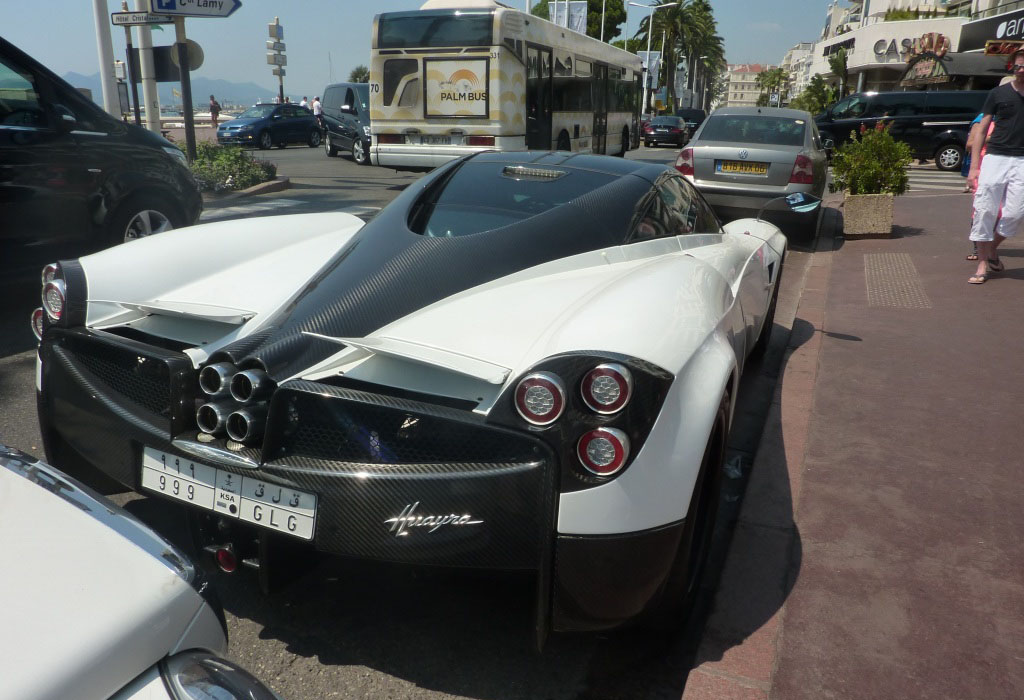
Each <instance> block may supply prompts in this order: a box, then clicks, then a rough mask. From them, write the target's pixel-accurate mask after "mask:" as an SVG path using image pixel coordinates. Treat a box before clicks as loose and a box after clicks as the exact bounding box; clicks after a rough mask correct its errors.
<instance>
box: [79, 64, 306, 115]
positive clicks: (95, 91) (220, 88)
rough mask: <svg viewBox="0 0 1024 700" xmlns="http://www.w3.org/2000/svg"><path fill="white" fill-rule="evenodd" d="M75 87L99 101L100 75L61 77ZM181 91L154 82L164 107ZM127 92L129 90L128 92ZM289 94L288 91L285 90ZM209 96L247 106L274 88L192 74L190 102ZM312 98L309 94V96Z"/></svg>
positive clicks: (173, 102)
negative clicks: (82, 89)
mask: <svg viewBox="0 0 1024 700" xmlns="http://www.w3.org/2000/svg"><path fill="white" fill-rule="evenodd" d="M61 77H62V78H64V80H66V81H68V82H69V83H71V85H72V86H74V87H76V88H87V89H88V90H91V91H92V99H93V101H94V102H97V103H98V104H102V102H103V97H102V95H103V88H102V87H101V85H100V74H99V73H93V74H92V75H82V74H81V73H75V72H74V71H72V72H69V73H65V74H64V75H62V76H61ZM172 88H173V89H174V90H175V92H179V91H180V90H181V86H180V85H179V84H178V83H157V93H158V94H159V95H160V104H161V105H162V106H164V107H171V106H174V105H180V104H181V97H179V96H178V95H175V94H172V93H171V89H172ZM129 94H130V93H129ZM285 94H286V95H291V93H287V92H286V93H285ZM210 95H216V96H217V101H218V102H220V103H221V105H222V106H224V107H229V106H231V105H243V106H246V107H248V106H249V105H252V104H255V103H256V102H257V101H261V102H270V101H271V100H273V99H274V96H275V95H277V91H276V90H271V89H269V88H265V87H263V86H261V85H257V84H256V83H233V82H231V81H230V80H216V79H212V78H200V77H198V76H195V75H193V76H192V102H193V104H194V105H195V106H196V107H197V108H199V109H204V108H205V107H206V104H207V102H208V101H209V97H210ZM309 97H312V95H309ZM301 98H302V95H298V96H295V95H292V99H293V100H294V101H296V102H298V101H299V100H300V99H301ZM139 99H142V86H141V85H139Z"/></svg>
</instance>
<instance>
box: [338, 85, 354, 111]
mask: <svg viewBox="0 0 1024 700" xmlns="http://www.w3.org/2000/svg"><path fill="white" fill-rule="evenodd" d="M342 104H343V105H345V106H346V107H350V108H351V109H358V105H357V103H356V93H355V92H354V91H353V90H352V88H348V89H347V90H345V101H344V102H343V103H342Z"/></svg>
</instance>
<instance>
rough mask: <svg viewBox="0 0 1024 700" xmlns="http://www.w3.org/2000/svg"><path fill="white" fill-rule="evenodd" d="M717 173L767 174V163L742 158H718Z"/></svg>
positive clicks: (716, 163) (716, 162)
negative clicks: (746, 160) (747, 160)
mask: <svg viewBox="0 0 1024 700" xmlns="http://www.w3.org/2000/svg"><path fill="white" fill-rule="evenodd" d="M715 172H716V173H740V174H742V175H767V174H768V164H767V163H747V162H745V161H741V160H716V161H715Z"/></svg>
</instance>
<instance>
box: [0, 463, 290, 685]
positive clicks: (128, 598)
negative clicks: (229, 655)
mask: <svg viewBox="0 0 1024 700" xmlns="http://www.w3.org/2000/svg"><path fill="white" fill-rule="evenodd" d="M0 552H2V553H3V558H2V559H0V601H2V603H0V629H2V630H3V635H2V637H0V679H2V680H0V698H19V699H31V700H41V699H43V698H54V699H57V698H61V699H66V698H114V699H116V700H129V699H131V700H139V699H140V698H146V700H160V699H163V698H170V699H171V700H204V699H206V698H224V699H225V700H230V699H232V698H247V699H248V700H273V699H274V698H278V696H277V695H276V694H275V693H273V692H272V691H271V690H270V689H269V688H267V687H266V686H264V685H263V684H262V683H260V682H259V681H258V680H257V679H256V678H254V677H253V676H252V675H251V674H249V673H248V672H247V671H245V670H243V669H242V668H240V667H238V666H236V665H234V664H233V663H231V662H229V661H227V660H225V659H223V658H221V657H220V656H219V654H222V653H223V652H224V650H225V648H226V646H227V635H226V626H225V624H224V615H223V612H222V611H221V608H220V605H219V603H217V601H216V599H215V598H214V597H213V596H212V591H211V590H210V588H209V586H208V584H207V582H206V580H205V577H204V576H203V574H202V572H201V570H199V569H197V568H196V567H195V566H194V565H193V564H192V562H191V561H190V560H189V559H188V558H187V557H185V556H184V555H183V554H182V553H181V552H179V551H178V550H177V549H176V548H175V547H174V545H172V544H170V543H169V542H167V541H166V540H165V539H163V538H162V537H161V536H160V535H158V534H156V533H155V532H154V531H153V530H151V529H150V528H149V527H147V526H146V525H144V524H143V523H141V522H140V521H139V520H137V519H136V518H135V517H133V516H132V515H130V514H129V513H128V512H126V511H124V510H122V509H121V508H119V507H118V506H116V505H114V504H113V503H111V502H110V501H108V500H107V499H105V498H103V497H102V496H99V495H98V494H96V493H95V492H93V491H91V490H90V489H88V488H87V487H85V486H83V485H81V484H80V483H79V482H77V481H75V480H73V479H71V478H69V477H68V476H66V475H65V474H63V473H62V472H60V471H58V470H57V469H54V468H53V467H51V466H49V465H47V464H44V463H42V462H39V461H37V460H35V459H34V458H32V457H30V456H28V455H26V454H23V453H21V452H18V451H17V450H12V449H10V448H7V447H5V446H3V445H0Z"/></svg>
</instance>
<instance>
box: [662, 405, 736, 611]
mask: <svg viewBox="0 0 1024 700" xmlns="http://www.w3.org/2000/svg"><path fill="white" fill-rule="evenodd" d="M728 433H729V394H728V392H727V393H726V394H724V395H723V396H722V400H721V402H720V403H719V406H718V412H717V413H716V414H715V422H714V424H713V426H712V429H711V435H710V437H709V438H708V444H707V446H706V447H705V448H704V458H703V459H702V460H701V465H700V471H699V472H698V473H697V481H696V482H695V483H694V486H693V494H692V495H691V496H690V505H689V507H688V508H687V510H686V524H685V525H684V526H683V534H682V536H681V537H680V538H679V547H678V548H677V550H676V556H675V560H674V561H673V562H672V568H671V569H670V570H669V574H668V578H667V579H666V580H665V586H664V588H663V589H662V591H661V594H660V596H659V598H658V601H657V602H656V603H655V604H654V606H653V607H651V608H649V609H648V610H647V611H646V612H645V615H644V619H643V625H644V626H645V627H647V628H649V629H654V630H674V629H677V628H678V627H680V626H682V624H683V623H685V622H686V619H687V617H689V615H690V613H691V612H692V610H693V606H694V603H696V602H697V592H698V591H699V589H700V580H701V576H702V575H703V574H704V565H705V564H706V563H707V559H708V552H709V551H710V549H711V537H712V535H713V533H714V529H715V517H716V515H717V514H718V501H719V498H720V496H721V490H722V471H723V469H724V468H725V446H726V444H727V442H728V437H729V435H728Z"/></svg>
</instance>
